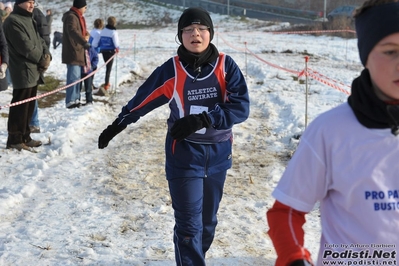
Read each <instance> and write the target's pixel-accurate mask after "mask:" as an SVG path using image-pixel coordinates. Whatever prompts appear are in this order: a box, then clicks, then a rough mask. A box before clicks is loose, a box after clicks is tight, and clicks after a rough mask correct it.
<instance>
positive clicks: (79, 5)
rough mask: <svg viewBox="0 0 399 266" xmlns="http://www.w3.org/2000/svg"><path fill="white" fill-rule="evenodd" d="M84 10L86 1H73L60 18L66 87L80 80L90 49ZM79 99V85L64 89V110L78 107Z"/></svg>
mask: <svg viewBox="0 0 399 266" xmlns="http://www.w3.org/2000/svg"><path fill="white" fill-rule="evenodd" d="M86 10H87V4H86V0H74V1H73V6H72V8H71V9H70V10H69V11H67V12H66V13H64V15H63V17H62V22H63V37H62V63H64V64H66V65H67V80H66V83H67V85H69V84H72V83H74V82H76V81H78V80H79V79H80V76H81V67H83V66H85V65H86V59H85V50H86V49H89V48H90V44H89V43H88V42H87V41H86V39H85V36H86V32H87V30H86V21H85V18H84V17H83V15H84V13H85V12H86ZM79 99H80V85H79V83H76V84H74V85H72V86H69V87H68V88H67V89H66V97H65V105H66V108H76V107H79V106H80V100H79Z"/></svg>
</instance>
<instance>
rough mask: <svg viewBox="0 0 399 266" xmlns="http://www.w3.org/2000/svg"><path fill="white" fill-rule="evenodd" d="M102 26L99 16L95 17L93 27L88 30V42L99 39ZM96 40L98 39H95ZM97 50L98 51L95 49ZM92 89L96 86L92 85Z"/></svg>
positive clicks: (91, 42)
mask: <svg viewBox="0 0 399 266" xmlns="http://www.w3.org/2000/svg"><path fill="white" fill-rule="evenodd" d="M103 28H104V22H103V20H102V19H101V18H97V19H95V20H94V29H92V30H91V31H90V38H89V43H90V44H91V45H92V44H93V40H94V39H96V40H99V39H100V34H101V30H102V29H103ZM97 42H98V41H97ZM97 52H99V51H98V50H97ZM92 77H93V81H94V75H93V76H92ZM93 89H95V90H97V87H95V86H94V85H93Z"/></svg>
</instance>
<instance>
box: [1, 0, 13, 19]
mask: <svg viewBox="0 0 399 266" xmlns="http://www.w3.org/2000/svg"><path fill="white" fill-rule="evenodd" d="M12 9H13V7H12V3H11V2H6V3H5V4H4V10H5V11H6V14H5V16H3V17H2V19H3V22H4V20H5V19H6V18H7V17H8V16H9V15H10V14H11V12H12Z"/></svg>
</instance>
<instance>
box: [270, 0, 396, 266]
mask: <svg viewBox="0 0 399 266" xmlns="http://www.w3.org/2000/svg"><path fill="white" fill-rule="evenodd" d="M398 14H399V1H398V0H368V1H365V2H364V3H363V5H362V6H360V7H359V8H358V9H357V11H355V15H354V17H355V24H356V34H357V45H358V49H359V55H360V60H361V62H362V64H363V66H364V69H363V70H362V72H361V74H360V75H359V76H358V77H356V78H355V79H354V80H353V81H352V86H351V95H350V96H349V98H348V101H347V102H346V103H343V104H341V105H339V106H337V107H335V108H333V109H332V110H329V111H327V112H326V113H323V114H321V115H320V116H319V117H317V118H316V119H315V120H314V121H313V122H312V123H311V124H310V125H309V127H308V128H306V130H305V132H304V134H303V135H302V137H301V141H300V144H299V146H298V148H297V150H296V151H295V154H294V156H293V157H292V159H291V160H290V162H289V163H288V166H287V168H286V170H285V172H284V174H283V176H282V178H281V180H280V181H279V183H278V185H277V187H276V188H275V190H274V191H273V194H272V195H273V196H274V197H275V199H276V201H275V203H274V205H273V207H272V208H271V209H269V210H268V212H267V220H268V224H269V227H270V230H269V236H270V238H271V240H272V242H273V245H274V247H275V249H276V253H277V256H278V258H277V260H276V264H275V265H276V266H280V265H282V266H286V265H289V266H291V265H292V266H294V265H295V266H297V265H298V266H299V265H310V263H312V261H311V257H310V253H309V251H308V250H307V249H306V248H305V247H304V230H303V225H304V223H305V221H306V219H305V216H306V214H307V213H308V212H310V211H311V210H312V209H313V207H314V205H315V204H316V203H317V202H319V203H320V205H319V208H320V217H321V228H322V229H321V239H320V248H319V255H318V260H317V263H316V264H315V265H318V266H321V265H335V264H336V265H383V264H385V263H384V262H387V261H389V262H390V263H389V264H391V262H392V263H393V264H396V262H397V261H396V259H397V254H398V251H399V210H398V188H399V181H398V173H399V164H398V158H399V148H398V147H399V90H398V77H399V68H398V66H399V56H398V55H399V52H398V51H399V16H398ZM376 21H378V22H379V23H375V22H376ZM378 253H379V254H384V256H383V257H382V256H379V257H378V258H390V259H392V260H386V261H385V260H384V262H383V261H382V260H373V259H372V258H377V257H376V256H375V255H376V254H378ZM367 254H370V256H368V255H367ZM372 254H373V255H372ZM312 265H313V264H312Z"/></svg>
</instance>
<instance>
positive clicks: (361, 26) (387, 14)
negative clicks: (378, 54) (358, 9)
mask: <svg viewBox="0 0 399 266" xmlns="http://www.w3.org/2000/svg"><path fill="white" fill-rule="evenodd" d="M355 23H356V34H357V47H358V48H359V55H360V60H361V61H362V64H363V65H364V66H365V65H366V63H367V57H368V56H369V54H370V52H371V50H372V49H373V48H374V46H375V45H376V44H377V43H378V42H379V41H381V40H382V39H384V38H385V37H387V36H388V35H391V34H392V33H396V32H399V3H389V4H382V5H378V6H373V7H371V8H369V9H367V10H365V11H364V12H363V13H361V14H360V15H359V16H357V17H356V19H355Z"/></svg>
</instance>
